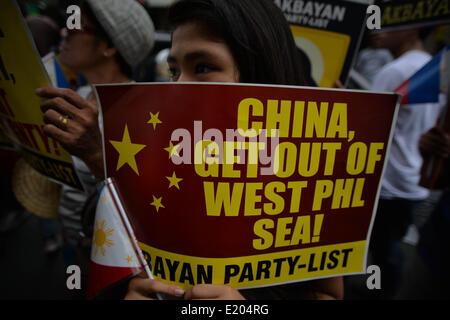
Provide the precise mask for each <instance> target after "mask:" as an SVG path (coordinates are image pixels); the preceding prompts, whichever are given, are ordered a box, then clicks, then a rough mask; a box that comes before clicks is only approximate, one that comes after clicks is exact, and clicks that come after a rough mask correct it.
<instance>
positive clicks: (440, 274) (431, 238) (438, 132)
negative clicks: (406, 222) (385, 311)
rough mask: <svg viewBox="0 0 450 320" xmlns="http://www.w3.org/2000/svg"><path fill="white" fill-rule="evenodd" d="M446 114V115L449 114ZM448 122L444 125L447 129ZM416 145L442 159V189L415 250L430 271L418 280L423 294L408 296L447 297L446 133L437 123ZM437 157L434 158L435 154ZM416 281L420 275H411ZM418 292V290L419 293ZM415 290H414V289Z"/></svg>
mask: <svg viewBox="0 0 450 320" xmlns="http://www.w3.org/2000/svg"><path fill="white" fill-rule="evenodd" d="M447 108H448V106H447ZM447 112H448V110H447ZM449 118H450V117H449ZM448 129H450V124H448V125H447V130H448ZM419 149H420V151H421V153H422V155H423V156H424V158H427V157H430V156H433V157H435V158H434V159H437V158H440V159H442V160H443V161H444V163H443V169H442V171H441V175H440V176H439V180H440V181H441V182H442V183H439V185H440V186H441V187H442V188H443V193H442V195H441V197H440V199H439V201H438V203H437V205H436V206H435V208H434V210H433V211H432V213H431V215H430V217H429V218H428V220H427V221H426V222H425V224H424V225H423V226H422V228H421V229H420V240H419V243H418V245H417V250H418V252H419V254H420V256H421V258H422V261H423V262H425V263H426V265H427V266H428V268H429V270H430V271H431V274H432V277H431V279H430V280H431V281H428V282H427V283H426V284H422V287H426V288H427V289H428V290H427V291H426V293H427V295H426V296H425V295H423V294H424V293H423V292H420V293H421V294H422V295H421V296H419V297H417V296H412V297H411V298H413V299H417V298H420V299H424V298H426V299H448V298H450V293H449V292H448V287H449V286H450V275H449V273H448V270H450V256H449V252H450V133H449V131H444V130H443V129H441V128H440V127H438V126H435V127H433V128H432V129H430V130H428V131H427V132H426V133H425V134H423V135H422V136H421V137H420V140H419ZM436 157H437V158H436ZM413 281H414V282H420V279H413ZM420 293H419V294H420ZM416 294H417V292H416Z"/></svg>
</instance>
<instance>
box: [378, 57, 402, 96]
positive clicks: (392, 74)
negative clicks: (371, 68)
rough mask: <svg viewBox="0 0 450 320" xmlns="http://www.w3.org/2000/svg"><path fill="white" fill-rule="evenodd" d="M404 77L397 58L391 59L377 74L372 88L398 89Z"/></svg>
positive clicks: (382, 89) (379, 89)
mask: <svg viewBox="0 0 450 320" xmlns="http://www.w3.org/2000/svg"><path fill="white" fill-rule="evenodd" d="M403 79H404V76H403V72H402V68H401V66H399V65H398V64H397V63H396V61H395V60H394V61H391V62H390V63H388V64H386V65H385V66H384V67H383V68H381V69H380V71H379V72H378V73H377V74H376V75H375V77H374V80H373V84H372V90H375V91H392V90H394V89H396V86H397V84H400V83H401V82H402V81H403ZM394 86H395V88H394Z"/></svg>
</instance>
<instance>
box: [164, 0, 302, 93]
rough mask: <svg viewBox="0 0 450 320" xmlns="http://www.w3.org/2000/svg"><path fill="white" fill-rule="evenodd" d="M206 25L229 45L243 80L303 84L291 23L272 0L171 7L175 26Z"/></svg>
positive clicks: (191, 1)
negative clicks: (188, 24)
mask: <svg viewBox="0 0 450 320" xmlns="http://www.w3.org/2000/svg"><path fill="white" fill-rule="evenodd" d="M191 21H192V22H197V23H201V24H203V25H205V26H206V27H207V28H208V30H209V31H210V32H212V33H213V34H214V35H215V36H218V37H219V38H222V39H223V40H224V41H225V43H226V44H227V45H228V46H229V48H230V50H231V52H232V53H233V56H234V58H235V60H236V62H237V64H238V68H239V72H240V78H241V79H240V82H244V83H265V84H286V85H304V84H305V82H304V78H303V74H302V69H301V62H300V59H299V55H298V52H297V48H296V45H295V42H294V39H293V36H292V33H291V31H290V29H289V25H288V23H287V21H286V19H285V17H284V15H283V13H282V12H281V10H280V9H279V8H278V7H277V6H276V5H275V4H274V3H273V1H271V0H180V1H178V2H176V3H175V4H174V5H172V7H171V8H170V11H169V23H170V25H171V27H172V29H173V30H174V29H176V27H178V26H179V25H182V24H184V23H187V22H191Z"/></svg>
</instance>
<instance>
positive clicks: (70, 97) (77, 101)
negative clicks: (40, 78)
mask: <svg viewBox="0 0 450 320" xmlns="http://www.w3.org/2000/svg"><path fill="white" fill-rule="evenodd" d="M36 94H37V95H38V96H40V97H42V98H56V97H60V98H63V99H65V100H67V102H69V103H71V104H72V105H74V106H75V107H77V108H78V109H85V108H89V109H92V108H95V109H96V108H97V107H96V106H95V105H93V104H92V103H90V102H88V101H86V100H85V99H83V98H82V97H81V96H80V95H79V94H78V93H76V92H75V91H73V90H71V89H63V88H54V87H43V88H38V89H36Z"/></svg>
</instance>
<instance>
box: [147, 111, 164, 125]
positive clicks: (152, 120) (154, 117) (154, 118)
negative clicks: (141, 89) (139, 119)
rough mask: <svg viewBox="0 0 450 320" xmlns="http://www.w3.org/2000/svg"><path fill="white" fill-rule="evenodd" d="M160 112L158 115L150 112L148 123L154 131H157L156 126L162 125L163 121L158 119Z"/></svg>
mask: <svg viewBox="0 0 450 320" xmlns="http://www.w3.org/2000/svg"><path fill="white" fill-rule="evenodd" d="M158 116H159V111H158V112H157V113H156V114H153V113H151V112H150V120H148V122H147V123H151V124H152V125H153V130H156V125H157V124H160V123H162V121H161V120H159V118H158Z"/></svg>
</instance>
